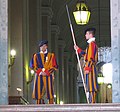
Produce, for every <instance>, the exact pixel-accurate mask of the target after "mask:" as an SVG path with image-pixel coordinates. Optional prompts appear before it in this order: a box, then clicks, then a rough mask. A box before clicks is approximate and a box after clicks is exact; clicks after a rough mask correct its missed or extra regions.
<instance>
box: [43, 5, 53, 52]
mask: <svg viewBox="0 0 120 112" xmlns="http://www.w3.org/2000/svg"><path fill="white" fill-rule="evenodd" d="M52 15H53V12H52V9H51V8H50V7H42V39H46V40H48V46H49V48H48V49H49V51H51V18H52Z"/></svg>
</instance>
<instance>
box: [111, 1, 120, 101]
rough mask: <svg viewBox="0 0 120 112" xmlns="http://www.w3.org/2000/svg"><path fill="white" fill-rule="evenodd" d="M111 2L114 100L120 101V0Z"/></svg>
mask: <svg viewBox="0 0 120 112" xmlns="http://www.w3.org/2000/svg"><path fill="white" fill-rule="evenodd" d="M110 3H111V8H110V9H111V14H110V15H111V47H112V68H113V69H112V71H113V72H112V74H113V75H112V102H113V103H118V102H120V1H119V0H110Z"/></svg>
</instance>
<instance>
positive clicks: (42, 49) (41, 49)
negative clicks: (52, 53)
mask: <svg viewBox="0 0 120 112" xmlns="http://www.w3.org/2000/svg"><path fill="white" fill-rule="evenodd" d="M47 48H48V46H47V45H46V44H44V45H43V46H41V47H40V51H43V52H45V51H46V49H47Z"/></svg>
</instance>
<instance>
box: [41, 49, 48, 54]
mask: <svg viewBox="0 0 120 112" xmlns="http://www.w3.org/2000/svg"><path fill="white" fill-rule="evenodd" d="M40 53H43V54H46V53H48V50H47V49H46V51H45V52H43V51H40Z"/></svg>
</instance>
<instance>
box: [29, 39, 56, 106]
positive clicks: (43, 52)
mask: <svg viewBox="0 0 120 112" xmlns="http://www.w3.org/2000/svg"><path fill="white" fill-rule="evenodd" d="M39 49H40V52H38V53H35V54H34V55H33V58H32V60H31V62H30V68H31V69H34V71H35V77H34V87H33V94H32V98H33V99H36V103H37V104H41V103H42V101H43V99H42V98H43V96H44V95H45V93H46V95H47V96H46V97H47V99H48V101H49V102H48V103H49V104H53V103H54V89H53V81H54V75H53V72H54V71H56V70H57V69H58V65H57V62H56V58H55V54H54V53H50V52H48V41H47V40H42V41H41V42H40V43H39Z"/></svg>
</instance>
